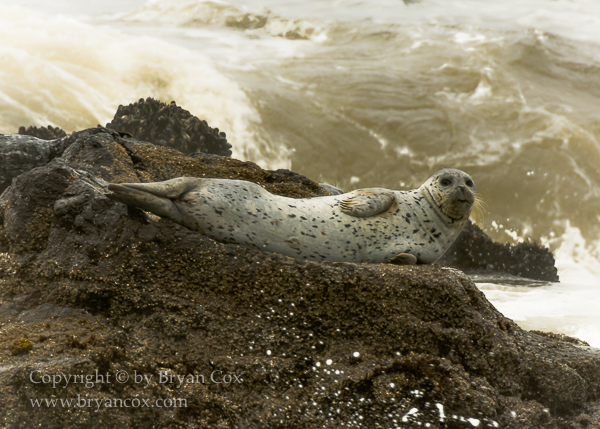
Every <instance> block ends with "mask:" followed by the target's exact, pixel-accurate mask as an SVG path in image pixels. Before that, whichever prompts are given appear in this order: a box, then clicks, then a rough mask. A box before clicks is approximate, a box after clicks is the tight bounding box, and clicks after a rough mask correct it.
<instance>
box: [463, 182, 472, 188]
mask: <svg viewBox="0 0 600 429" xmlns="http://www.w3.org/2000/svg"><path fill="white" fill-rule="evenodd" d="M465 183H466V184H467V186H468V187H469V188H472V187H473V181H472V180H467V181H466V182H465Z"/></svg>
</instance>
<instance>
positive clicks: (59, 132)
mask: <svg viewBox="0 0 600 429" xmlns="http://www.w3.org/2000/svg"><path fill="white" fill-rule="evenodd" d="M19 134H23V135H27V136H33V137H37V138H38V139H42V140H56V139H60V138H62V137H66V136H67V133H66V132H65V130H63V129H61V128H59V127H53V126H52V125H48V126H47V127H27V128H25V127H19Z"/></svg>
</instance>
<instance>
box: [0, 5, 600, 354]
mask: <svg viewBox="0 0 600 429" xmlns="http://www.w3.org/2000/svg"><path fill="white" fill-rule="evenodd" d="M15 3H17V4H15ZM0 12H1V13H0V59H1V62H0V132H4V133H11V132H16V131H17V129H18V127H19V126H21V125H38V126H41V125H48V124H51V125H54V126H59V127H62V128H64V129H65V130H67V131H73V130H78V129H82V128H85V127H93V126H95V125H97V124H106V123H107V122H109V121H110V120H111V118H112V116H113V115H114V112H115V111H116V108H117V107H118V105H119V104H129V103H131V102H134V101H136V100H137V99H139V98H141V97H144V98H145V97H147V96H152V97H155V98H158V99H160V100H163V101H165V102H169V101H171V100H175V101H176V102H177V103H178V104H179V105H180V106H182V107H183V108H185V109H187V110H189V111H191V112H192V113H193V114H194V115H196V116H198V117H200V118H203V119H206V120H207V121H208V123H209V124H210V125H211V126H213V127H218V128H219V129H221V130H222V131H225V132H226V133H227V136H228V140H229V141H230V142H231V143H232V144H233V146H234V156H235V157H237V158H240V159H244V160H251V161H254V162H257V163H258V164H260V165H261V166H262V167H264V168H271V169H273V168H291V169H293V170H294V171H297V172H299V173H302V174H304V175H306V176H308V177H311V178H312V179H315V180H318V181H326V182H329V183H332V184H335V185H337V186H340V187H342V188H343V189H345V190H347V191H349V190H352V189H356V188H359V187H372V186H381V187H388V188H394V189H411V188H414V187H417V186H419V185H420V184H421V183H422V182H423V181H424V180H425V179H426V178H427V177H428V176H429V175H430V174H431V173H433V172H435V171H437V170H438V169H440V168H443V167H454V168H460V169H463V170H465V171H467V172H469V173H470V174H471V175H472V176H473V177H474V178H475V181H476V184H477V189H478V192H479V193H480V194H481V195H482V197H483V198H484V200H485V202H486V203H487V207H486V209H485V210H483V211H482V212H481V213H476V214H474V215H473V219H474V221H475V222H476V223H477V224H478V225H480V226H481V227H482V228H483V229H484V230H485V231H486V232H487V233H488V234H489V235H490V236H491V237H492V238H494V239H495V240H497V241H499V242H510V243H517V242H520V241H523V240H536V241H538V242H540V243H542V244H544V245H547V246H549V247H550V249H551V250H552V251H553V252H554V254H555V257H556V259H557V267H558V270H559V275H560V278H561V282H560V283H557V284H554V283H552V284H539V283H538V282H530V283H529V284H526V285H515V284H512V283H510V282H507V281H504V280H503V279H502V278H498V279H493V278H492V279H491V280H490V279H487V280H485V281H478V283H477V284H478V286H479V287H480V289H481V290H482V291H483V292H484V293H485V294H486V296H487V297H488V298H489V299H490V301H491V302H492V303H493V304H494V305H495V306H496V307H497V308H498V309H499V310H500V311H502V312H503V313H504V314H505V315H506V316H507V317H510V318H512V319H513V320H515V321H516V322H517V323H519V324H520V325H521V326H523V327H524V328H526V329H539V330H551V331H555V332H561V333H565V334H567V335H573V336H576V337H579V338H581V339H583V340H586V341H588V342H589V343H590V344H591V345H593V346H595V347H600V312H598V311H597V309H596V307H597V306H598V303H600V169H599V168H598V167H599V166H600V144H599V138H600V111H599V110H598V108H597V106H598V105H600V31H599V30H598V29H599V28H600V3H598V2H597V1H595V0H571V1H568V0H530V1H527V2H520V1H517V0H507V1H505V2H501V3H499V2H487V1H484V0H455V1H452V2H448V1H444V0H422V1H420V2H413V1H408V0H406V1H404V2H403V1H400V0H378V1H377V2H372V1H360V0H352V1H351V0H337V1H330V2H324V1H320V0H303V1H291V0H290V1H280V0H277V1H276V0H240V1H199V0H169V1H167V0H154V1H145V0H127V1H123V0H120V1H113V0H110V1H106V0H103V1H89V2H78V1H76V0H61V1H55V2H45V1H43V0H23V1H20V2H14V1H8V0H0ZM476 281H477V279H476Z"/></svg>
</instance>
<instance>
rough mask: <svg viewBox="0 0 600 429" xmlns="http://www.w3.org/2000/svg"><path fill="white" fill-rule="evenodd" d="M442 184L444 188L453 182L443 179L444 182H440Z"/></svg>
mask: <svg viewBox="0 0 600 429" xmlns="http://www.w3.org/2000/svg"><path fill="white" fill-rule="evenodd" d="M440 183H441V184H442V186H448V185H449V184H451V183H452V180H450V179H442V180H440Z"/></svg>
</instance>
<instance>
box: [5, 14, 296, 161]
mask: <svg viewBox="0 0 600 429" xmlns="http://www.w3.org/2000/svg"><path fill="white" fill-rule="evenodd" d="M0 58H2V65H0V73H1V75H2V79H1V81H0V131H1V132H5V133H11V132H16V131H17V129H18V127H19V126H21V125H25V126H29V125H37V126H45V125H48V124H51V125H53V126H59V127H61V128H63V129H65V130H67V131H74V130H80V129H83V128H86V127H94V126H96V125H97V124H106V123H107V122H109V121H110V120H111V119H112V116H113V115H114V112H115V111H116V109H117V107H118V105H119V104H128V103H130V102H133V101H136V100H137V99H139V98H145V97H148V96H150V97H154V98H157V99H159V100H162V101H165V102H170V101H171V100H175V101H176V102H177V103H178V104H179V105H180V106H182V107H183V108H185V109H187V110H189V111H190V112H191V113H192V114H194V115H196V116H198V117H200V118H202V119H205V120H207V121H208V122H209V124H210V125H211V126H213V127H218V128H219V129H221V130H222V131H225V132H226V133H227V136H228V140H229V141H231V142H232V143H233V146H234V156H236V157H239V158H241V159H249V160H253V161H255V162H260V163H262V164H263V165H265V166H267V167H271V168H285V167H289V160H288V159H287V154H286V152H285V151H284V148H282V149H281V150H279V148H277V147H272V146H269V144H268V143H267V142H265V141H264V139H262V138H261V137H259V136H258V135H257V131H256V130H257V126H258V124H260V121H261V118H260V116H259V114H258V113H257V111H256V109H255V108H254V107H253V104H252V102H251V100H250V99H249V98H248V96H247V95H246V93H245V92H244V91H243V90H242V89H241V88H240V87H239V85H237V84H236V83H235V82H234V81H232V80H231V79H229V78H227V77H226V76H224V75H223V74H222V73H220V72H219V71H218V70H217V68H216V67H215V66H214V64H213V62H212V61H211V60H210V59H209V58H208V57H206V56H204V55H202V54H200V53H198V52H195V51H190V50H187V49H185V48H182V47H178V46H174V45H171V44H168V43H166V42H164V41H161V40H158V39H154V38H150V37H133V36H129V35H126V34H124V33H121V32H119V31H117V30H113V29H109V28H104V27H93V26H91V25H88V24H84V23H81V22H78V21H76V20H74V19H71V18H66V17H60V16H47V15H42V14H39V13H35V12H33V11H31V10H28V9H22V8H5V9H4V10H3V13H2V15H1V16H0Z"/></svg>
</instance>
